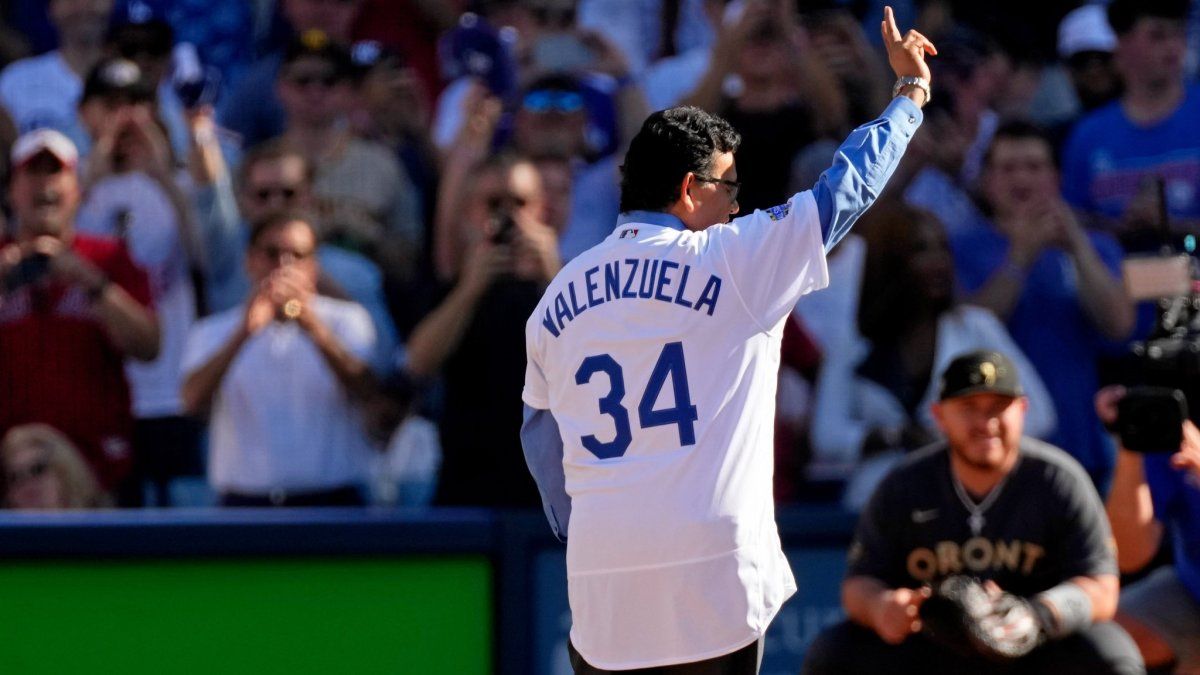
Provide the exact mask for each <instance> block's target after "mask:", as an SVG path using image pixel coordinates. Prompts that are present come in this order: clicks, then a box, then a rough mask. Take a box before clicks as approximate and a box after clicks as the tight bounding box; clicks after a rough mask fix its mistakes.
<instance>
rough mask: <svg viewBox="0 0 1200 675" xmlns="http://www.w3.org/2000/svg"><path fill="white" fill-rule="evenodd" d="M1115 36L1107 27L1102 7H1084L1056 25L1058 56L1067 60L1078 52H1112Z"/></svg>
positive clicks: (1106, 19)
mask: <svg viewBox="0 0 1200 675" xmlns="http://www.w3.org/2000/svg"><path fill="white" fill-rule="evenodd" d="M1116 48H1117V35H1116V33H1114V32H1113V29H1112V27H1111V26H1109V25H1108V15H1107V14H1106V13H1105V10H1104V6H1103V5H1084V6H1083V7H1080V8H1078V9H1075V10H1072V11H1071V13H1070V14H1067V15H1066V16H1065V17H1063V20H1062V23H1060V24H1058V55H1059V56H1060V57H1062V58H1064V59H1068V58H1070V57H1072V56H1074V55H1076V54H1078V53H1079V52H1110V53H1111V52H1112V51H1113V50H1114V49H1116Z"/></svg>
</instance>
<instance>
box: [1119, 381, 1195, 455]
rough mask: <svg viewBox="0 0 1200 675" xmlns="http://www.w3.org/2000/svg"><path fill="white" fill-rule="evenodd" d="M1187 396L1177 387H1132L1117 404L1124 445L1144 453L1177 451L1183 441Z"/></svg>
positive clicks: (1127, 448) (1122, 443)
mask: <svg viewBox="0 0 1200 675" xmlns="http://www.w3.org/2000/svg"><path fill="white" fill-rule="evenodd" d="M1187 415H1188V405H1187V398H1186V397H1185V396H1184V394H1183V392H1182V391H1180V390H1178V389H1170V388H1168V387H1148V386H1141V387H1133V388H1131V389H1129V390H1128V391H1127V392H1126V394H1125V396H1124V397H1123V398H1122V399H1121V401H1120V402H1119V403H1118V404H1117V425H1116V431H1117V435H1119V436H1120V437H1121V447H1123V448H1125V449H1126V450H1131V451H1133V452H1141V453H1160V452H1163V453H1175V452H1177V451H1178V450H1179V445H1180V444H1181V443H1183V421H1184V420H1185V419H1187Z"/></svg>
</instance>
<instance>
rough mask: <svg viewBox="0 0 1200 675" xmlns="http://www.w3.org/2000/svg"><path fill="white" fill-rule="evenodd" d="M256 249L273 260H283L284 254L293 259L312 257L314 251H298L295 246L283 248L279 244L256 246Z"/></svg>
mask: <svg viewBox="0 0 1200 675" xmlns="http://www.w3.org/2000/svg"><path fill="white" fill-rule="evenodd" d="M254 249H255V250H256V251H258V252H259V253H261V254H262V255H264V256H266V257H267V258H270V259H271V260H282V259H283V257H284V256H287V257H288V258H291V259H292V260H296V261H299V260H306V259H308V258H311V257H312V255H313V253H314V251H297V250H296V249H294V248H283V247H279V246H255V247H254Z"/></svg>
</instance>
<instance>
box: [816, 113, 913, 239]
mask: <svg viewBox="0 0 1200 675" xmlns="http://www.w3.org/2000/svg"><path fill="white" fill-rule="evenodd" d="M923 119H924V115H923V114H922V113H921V109H920V108H919V107H917V104H915V103H913V102H912V101H911V100H909V99H908V98H907V97H904V96H898V97H896V98H895V99H893V100H892V102H891V103H890V104H889V105H888V107H887V108H886V109H885V110H884V111H883V115H881V116H880V117H879V119H877V120H874V121H872V122H868V123H867V124H864V125H862V126H861V127H858V128H857V129H855V130H854V131H852V132H850V135H849V136H848V137H847V138H846V140H845V141H843V142H842V144H841V146H839V147H838V149H837V152H835V153H834V155H833V166H831V167H829V168H828V169H826V170H825V172H824V173H822V174H821V177H820V178H818V179H817V184H816V185H815V186H813V196H814V197H815V198H816V201H817V215H818V217H819V218H820V221H821V234H822V235H823V238H824V241H825V250H826V251H827V252H828V251H829V250H831V249H832V248H833V247H834V245H835V244H837V243H838V242H839V241H841V240H842V237H844V236H846V233H848V232H849V231H850V226H851V225H853V224H854V221H856V220H858V217H859V216H861V215H862V214H863V212H864V211H866V210H867V208H868V207H869V206H871V204H872V203H874V201H875V199H876V198H877V197H878V196H879V194H880V193H881V192H883V188H884V186H885V185H886V184H887V181H888V179H889V178H891V176H892V173H893V172H895V170H896V166H897V165H898V164H899V163H900V158H901V157H903V156H904V150H905V148H907V147H908V142H909V140H910V139H912V137H913V134H915V133H916V132H917V128H918V127H920V126H921V121H922V120H923Z"/></svg>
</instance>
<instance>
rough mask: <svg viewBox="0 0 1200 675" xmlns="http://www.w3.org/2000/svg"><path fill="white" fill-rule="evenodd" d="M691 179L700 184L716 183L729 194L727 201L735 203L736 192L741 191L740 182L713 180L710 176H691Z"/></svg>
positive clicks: (722, 179)
mask: <svg viewBox="0 0 1200 675" xmlns="http://www.w3.org/2000/svg"><path fill="white" fill-rule="evenodd" d="M692 177H693V178H695V179H696V180H698V181H700V182H701V183H717V184H718V185H721V186H723V187H724V188H725V191H726V192H728V193H729V201H731V202H736V201H737V196H738V191H739V190H741V189H742V182H741V181H737V180H726V179H724V178H713V177H712V176H701V175H700V174H692Z"/></svg>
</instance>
